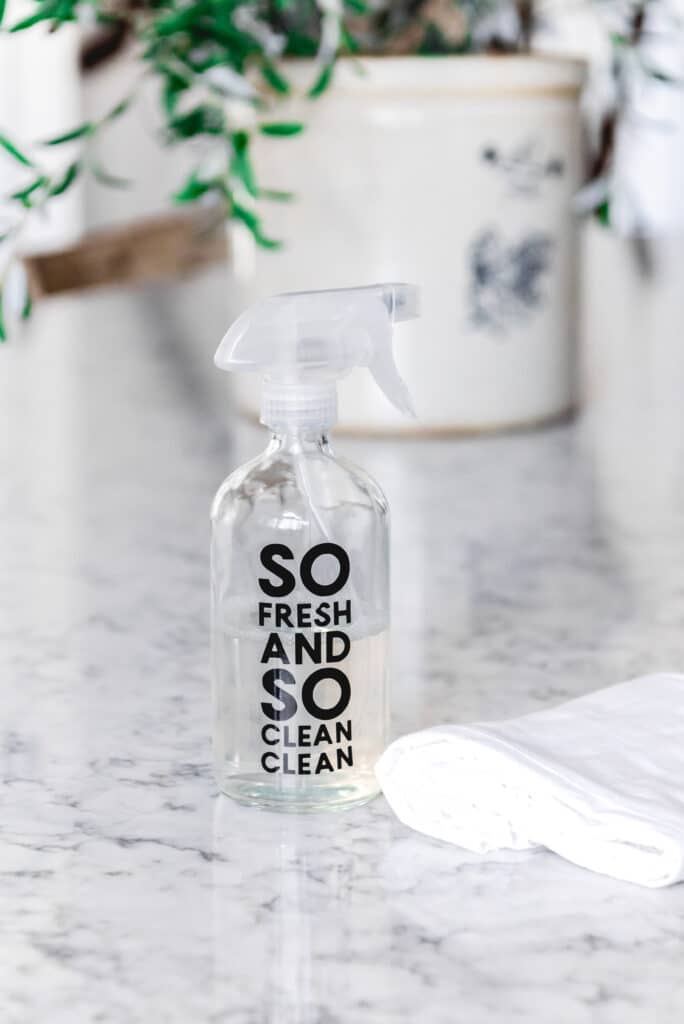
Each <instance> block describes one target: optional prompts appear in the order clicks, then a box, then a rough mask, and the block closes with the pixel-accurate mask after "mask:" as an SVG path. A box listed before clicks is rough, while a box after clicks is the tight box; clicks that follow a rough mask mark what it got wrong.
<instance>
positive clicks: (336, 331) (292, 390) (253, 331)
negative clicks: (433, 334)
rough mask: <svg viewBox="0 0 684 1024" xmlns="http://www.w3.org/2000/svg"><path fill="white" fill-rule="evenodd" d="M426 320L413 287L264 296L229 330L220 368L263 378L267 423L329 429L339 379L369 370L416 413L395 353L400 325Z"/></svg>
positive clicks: (391, 394)
mask: <svg viewBox="0 0 684 1024" xmlns="http://www.w3.org/2000/svg"><path fill="white" fill-rule="evenodd" d="M419 315H420V310H419V291H418V288H417V287H416V286H415V285H410V284H377V285H370V286H368V287H364V288H339V289H333V290H329V291H318V292H291V293H289V294H285V295H274V296H273V297H272V298H268V299H264V300H262V301H261V302H258V303H256V304H255V305H254V306H252V307H250V308H249V309H248V310H246V311H245V312H244V313H243V314H242V315H241V316H240V317H238V319H237V320H236V321H235V322H234V323H233V325H232V326H231V327H230V329H229V331H228V333H227V334H226V336H225V338H224V339H223V341H222V342H221V344H220V345H219V347H218V350H217V352H216V356H215V357H214V362H215V363H216V365H217V366H218V367H219V368H220V369H221V370H232V371H237V372H240V371H242V372H247V373H260V374H261V375H262V376H263V377H264V398H263V406H262V415H261V419H262V422H263V423H266V424H267V425H268V426H270V427H279V426H284V425H299V426H309V427H325V426H329V425H330V424H331V423H333V422H334V420H335V418H336V382H337V380H339V379H340V378H342V377H344V376H346V375H347V374H348V373H350V371H351V370H352V369H353V368H354V367H355V366H366V367H368V369H369V370H370V372H371V373H372V374H373V376H374V378H375V380H376V382H377V384H378V386H379V387H380V388H381V390H382V391H383V392H384V394H385V395H386V396H387V398H388V399H389V400H390V402H391V403H392V404H393V405H394V406H395V407H396V408H397V409H398V410H399V411H400V412H403V413H406V414H407V415H415V414H414V412H413V406H412V403H411V398H410V396H409V393H408V389H407V387H406V385H405V383H404V381H403V380H402V378H401V376H400V375H399V371H398V369H397V367H396V364H395V362H394V354H393V351H392V338H393V325H394V324H395V323H399V322H400V321H402V320H411V319H413V318H415V317H417V316H419Z"/></svg>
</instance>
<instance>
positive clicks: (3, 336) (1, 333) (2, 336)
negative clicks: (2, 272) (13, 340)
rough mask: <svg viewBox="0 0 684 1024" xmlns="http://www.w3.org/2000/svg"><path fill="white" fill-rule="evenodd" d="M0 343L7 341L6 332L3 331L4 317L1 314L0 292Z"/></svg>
mask: <svg viewBox="0 0 684 1024" xmlns="http://www.w3.org/2000/svg"><path fill="white" fill-rule="evenodd" d="M0 341H7V331H6V330H5V317H4V315H3V312H2V292H0Z"/></svg>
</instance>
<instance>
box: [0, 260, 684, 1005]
mask: <svg viewBox="0 0 684 1024" xmlns="http://www.w3.org/2000/svg"><path fill="white" fill-rule="evenodd" d="M199 310H201V311H202V314H203V315H202V320H201V322H200V323H199V324H195V323H194V318H195V317H196V316H197V313H198V311H199ZM225 319H226V316H225V310H224V308H223V289H222V282H221V279H220V276H218V275H216V276H214V277H212V276H209V277H206V278H203V279H201V280H199V281H196V282H194V283H193V284H192V285H189V286H185V287H184V288H182V289H180V288H178V289H176V288H174V289H170V290H169V291H168V292H167V291H163V290H154V291H140V292H137V293H134V294H132V295H129V296H128V297H124V296H121V295H118V294H107V293H102V294H99V295H93V296H91V297H88V298H87V299H80V300H78V301H75V300H72V299H69V300H66V299H65V300H60V301H58V302H52V303H50V304H47V305H45V307H44V308H42V309H39V310H38V319H37V321H36V323H35V324H34V326H33V328H32V330H31V332H30V334H29V336H28V337H27V338H26V339H24V341H22V342H21V343H17V344H15V345H13V346H12V347H11V348H8V349H6V350H4V351H2V352H0V420H1V424H0V426H1V429H0V481H1V483H0V613H1V617H0V681H1V682H2V684H3V685H2V695H3V706H2V711H1V712H0V727H1V729H2V748H1V750H2V752H1V754H0V757H1V758H2V783H3V785H2V805H1V819H0V820H1V822H2V835H1V837H0V906H1V907H2V930H1V933H0V934H1V936H2V938H1V940H0V941H1V943H2V968H0V979H1V981H0V990H1V991H2V1006H3V1012H2V1020H3V1024H33V1022H35V1021H38V1020H49V1021H51V1022H52V1024H89V1022H93V1024H95V1022H98V1024H100V1022H101V1024H138V1022H140V1024H142V1022H146V1024H147V1022H150V1021H154V1022H157V1021H159V1022H164V1024H167V1022H168V1024H189V1022H192V1024H199V1022H202V1024H203V1022H207V1024H208V1022H220V1024H223V1022H230V1024H347V1022H350V1024H394V1022H406V1024H409V1022H410V1024H415V1022H417V1021H420V1022H426V1024H454V1022H456V1021H459V1022H461V1021H463V1022H467V1024H510V1022H513V1021H521V1022H530V1024H549V1022H550V1021H553V1022H554V1024H644V1022H648V1024H651V1022H654V1024H656V1022H657V1024H679V1022H680V1021H681V1019H682V1016H683V1014H684V975H682V971H681V963H682V957H683V956H684V930H683V929H682V923H681V922H682V917H683V914H684V886H680V887H678V888H675V889H672V890H667V891H653V892H652V891H647V890H641V889H638V888H636V887H632V886H628V885H625V884H621V883H618V882H613V881H611V880H610V879H607V878H603V877H599V876H594V875H591V874H589V873H588V872H583V871H580V870H579V869H576V868H573V867H572V866H570V865H568V864H565V863H564V862H562V861H561V860H559V859H557V858H554V857H553V856H551V855H549V854H545V853H538V854H533V855H527V856H523V857H520V856H518V857H504V856H500V857H498V858H494V859H486V860H485V859H481V858H478V857H476V856H474V855H470V854H465V853H463V852H461V851H459V850H457V849H454V848H450V847H447V846H444V845H441V844H439V843H436V842H432V841H430V840H428V839H425V838H423V837H420V836H417V835H415V834H412V833H410V832H408V830H406V829H405V828H404V827H403V826H401V825H400V824H399V823H398V822H397V821H396V820H395V819H394V818H393V817H392V815H391V814H390V813H389V812H388V810H387V808H386V806H385V805H384V803H383V801H381V800H378V801H376V802H375V803H373V804H372V805H370V806H368V807H365V808H359V809H356V810H354V811H351V812H348V813H345V814H335V815H331V816H325V815H322V816H312V817H304V818H288V817H280V816H277V815H268V814H263V813H259V812H255V811H251V810H248V809H245V808H241V807H238V806H235V805H233V804H231V803H230V802H228V801H226V800H224V799H219V798H217V797H216V795H215V789H214V785H213V781H212V779H211V774H210V770H209V767H208V763H209V736H208V734H209V709H208V681H207V676H208V671H207V660H208V659H207V641H208V630H207V568H206V544H207V525H208V524H207V510H208V505H209V500H210V496H211V494H212V492H213V490H214V489H215V487H216V486H217V484H218V483H219V481H220V479H221V478H222V477H223V476H224V475H225V474H226V473H227V472H228V470H229V469H230V468H231V467H232V466H234V465H235V464H236V463H238V462H239V461H242V460H243V459H244V458H245V457H246V456H247V455H248V454H249V453H251V452H254V451H256V450H257V449H258V447H259V445H260V443H261V438H260V436H259V434H258V433H257V431H256V430H255V429H254V428H253V427H251V426H248V425H245V424H243V423H235V422H233V421H231V418H230V416H229V415H228V412H227V408H226V407H227V405H228V402H227V399H226V397H225V381H223V380H222V379H221V378H220V377H219V375H218V374H214V373H213V372H212V370H211V368H210V366H211V363H210V356H211V352H212V348H213V345H214V342H215V341H216V339H217V338H218V337H219V336H220V334H221V329H222V327H223V326H224V320H225ZM668 374H669V375H670V377H671V374H672V369H671V366H670V369H669V370H668ZM604 380H606V381H608V383H606V386H605V389H604V390H603V391H601V392H600V393H599V392H596V393H595V395H594V401H593V405H592V406H591V407H590V409H589V411H588V414H587V416H586V417H585V418H584V420H583V422H582V423H581V424H577V425H575V426H572V427H564V428H559V429H555V430H552V431H548V432H545V433H538V434H531V435H520V436H512V437H503V438H497V439H490V440H486V441H485V440H482V441H467V442H446V441H444V442H422V441H407V442H402V443H391V442H387V441H383V442H380V441H376V442H360V441H353V442H352V441H344V440H340V441H339V442H338V447H339V448H341V449H343V450H344V451H345V453H347V454H348V455H349V456H350V457H351V458H354V459H356V460H357V461H359V462H361V463H362V464H363V465H364V466H366V467H367V468H368V469H369V470H370V471H371V472H372V473H374V474H376V475H377V476H378V477H379V478H380V479H381V481H382V482H383V485H384V486H385V489H386V491H387V493H388V496H389V498H390V502H391V504H392V509H393V516H394V534H393V549H394V581H393V588H394V591H393V592H394V625H395V629H394V634H393V666H394V671H393V683H394V716H393V728H394V731H395V733H399V732H403V731H406V730H408V729H411V728H418V727H421V726H424V725H427V724H431V723H435V722H440V721H447V720H450V719H451V720H458V719H461V720H468V719H475V718H487V717H502V716H505V715H509V714H519V713H523V712H526V711H529V710H532V709H534V708H539V707H543V706H545V705H547V704H549V703H552V702H554V701H559V700H561V699H563V698H565V697H569V696H573V695H577V694H580V693H582V692H586V691H588V690H590V689H593V688H595V687H598V686H601V685H604V684H607V683H610V682H614V681H617V680H619V679H622V678H625V677H626V676H628V675H631V674H637V673H640V672H645V671H650V670H657V669H661V668H663V669H664V668H675V669H680V670H681V668H682V663H683V661H684V657H683V655H684V651H683V648H684V633H683V632H682V629H681V623H682V621H683V620H684V578H683V577H682V572H683V571H684V570H682V565H684V561H683V559H682V554H684V552H683V551H682V543H683V537H682V533H683V531H682V529H681V527H680V524H681V522H682V513H684V462H683V460H682V459H681V458H680V457H679V451H680V447H681V437H682V417H683V416H684V413H682V412H679V411H678V410H677V409H676V408H675V405H674V403H673V404H672V405H671V406H670V407H669V409H668V412H667V414H665V412H664V411H663V408H662V404H659V403H656V404H655V406H654V408H653V409H650V408H649V406H648V403H645V404H642V405H641V406H640V407H639V409H640V412H639V417H640V418H639V419H637V420H636V421H635V420H634V419H633V417H630V415H629V408H630V407H631V408H633V391H632V390H631V389H632V388H633V385H634V380H630V382H629V388H628V389H627V391H625V390H624V389H623V390H621V388H622V384H621V382H620V379H619V378H618V376H616V375H605V376H604ZM677 416H679V418H677ZM635 423H636V424H637V427H636V428H635V426H634V424H635ZM663 425H664V428H666V429H662V430H661V426H663ZM646 431H652V433H651V434H650V435H649V436H651V437H652V440H653V445H654V447H653V448H652V450H653V451H654V457H653V459H651V458H649V457H648V455H647V454H644V453H643V452H642V454H640V455H639V457H637V452H636V447H635V446H638V445H639V443H640V439H642V438H643V435H644V432H646ZM621 437H622V438H628V439H629V442H630V443H629V444H625V445H623V444H621V443H620V439H621ZM639 451H641V449H639Z"/></svg>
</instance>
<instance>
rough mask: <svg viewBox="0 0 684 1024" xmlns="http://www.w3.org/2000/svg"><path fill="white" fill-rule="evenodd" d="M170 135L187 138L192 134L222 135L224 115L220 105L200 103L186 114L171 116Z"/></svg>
mask: <svg viewBox="0 0 684 1024" xmlns="http://www.w3.org/2000/svg"><path fill="white" fill-rule="evenodd" d="M168 127H169V131H170V132H171V134H172V136H175V137H176V138H180V139H189V138H192V136H193V135H222V134H223V132H224V131H225V116H224V113H223V111H222V110H221V108H220V107H217V106H211V105H210V104H208V103H202V104H200V105H199V106H198V107H195V108H194V110H189V111H188V113H187V114H182V115H180V116H179V117H174V118H172V119H171V120H170V121H169V123H168Z"/></svg>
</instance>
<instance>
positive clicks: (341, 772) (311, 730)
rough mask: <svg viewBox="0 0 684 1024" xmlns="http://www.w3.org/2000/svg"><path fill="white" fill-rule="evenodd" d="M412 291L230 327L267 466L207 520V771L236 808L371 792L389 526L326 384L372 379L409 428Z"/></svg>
mask: <svg viewBox="0 0 684 1024" xmlns="http://www.w3.org/2000/svg"><path fill="white" fill-rule="evenodd" d="M417 315H418V308H417V290H416V289H415V288H413V287H412V286H409V285H397V284H387V285H377V286H372V287H369V288H353V289H342V290H338V291H328V292H302V293H296V294H291V295H281V296H275V297H274V298H271V299H267V300H265V301H264V302H261V303H259V304H257V305H256V306H254V307H252V308H251V309H249V310H247V312H246V313H244V314H243V315H242V317H240V318H239V319H238V320H237V321H236V322H235V324H233V326H232V327H231V329H230V330H229V332H228V334H227V335H226V337H225V338H224V340H223V342H222V343H221V345H220V346H219V349H218V351H217V353H216V363H217V365H218V366H219V367H221V368H222V369H228V370H235V371H247V372H250V371H251V372H258V373H261V374H262V375H263V377H264V390H263V401H262V415H261V420H262V422H263V423H264V424H265V425H266V426H267V427H268V428H269V429H270V431H271V434H272V437H271V441H270V444H269V445H268V447H267V448H266V450H265V451H264V452H263V453H262V454H261V455H259V456H258V457H257V458H256V459H254V460H253V461H251V462H249V463H247V464H246V465H245V466H242V467H241V468H240V469H238V470H236V471H235V472H234V473H232V474H231V475H230V476H229V477H228V479H227V480H226V481H225V482H224V483H223V485H222V486H221V487H220V488H219V491H218V493H217V495H216V498H215V500H214V504H213V507H212V646H213V652H212V653H213V702H214V758H215V766H216V774H217V780H218V784H219V786H220V788H221V789H222V791H223V792H224V793H226V794H227V795H228V796H231V797H233V798H235V799H237V800H239V801H241V802H243V803H250V804H258V805H261V806H264V807H271V808H276V809H283V810H293V811H303V810H323V809H327V808H333V807H344V806H348V805H351V804H355V803H360V802H363V801H365V800H368V799H370V798H371V797H373V796H374V795H375V794H376V793H377V791H378V788H379V787H378V784H377V781H376V779H375V775H374V772H373V767H374V765H375V763H376V761H377V760H378V758H379V757H380V755H381V753H382V752H383V750H384V748H385V745H386V742H387V725H388V713H389V708H388V677H387V644H388V628H389V513H388V508H387V502H386V500H385V498H384V496H383V494H382V491H381V490H380V488H379V486H378V485H377V484H376V483H375V481H374V480H372V479H371V478H370V477H369V476H368V475H367V474H366V473H365V472H363V471H362V470H361V469H359V468H358V467H357V466H354V465H352V464H351V463H349V462H347V461H346V460H345V459H342V458H339V457H338V456H337V455H336V454H335V453H334V452H333V450H332V448H331V446H330V443H329V441H328V436H327V432H328V429H329V427H330V426H331V425H332V424H333V423H334V422H335V419H336V407H337V401H336V381H337V379H339V378H340V377H342V376H344V375H346V374H347V373H348V372H350V370H351V369H352V368H353V367H354V366H367V367H368V368H369V369H370V370H371V372H372V373H373V375H374V377H375V379H376V381H377V382H378V384H379V385H380V387H381V388H382V390H383V391H384V392H385V394H386V395H387V396H388V398H389V399H390V400H391V401H392V402H393V403H394V404H395V405H396V406H397V407H398V408H399V409H401V410H402V411H404V412H410V411H411V407H410V400H409V398H408V394H407V391H406V387H405V385H404V383H403V381H402V380H401V378H400V376H399V374H398V371H397V369H396V367H395V365H394V359H393V354H392V333H393V331H392V325H393V323H394V322H396V321H399V320H405V319H409V318H411V317H415V316H417Z"/></svg>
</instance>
